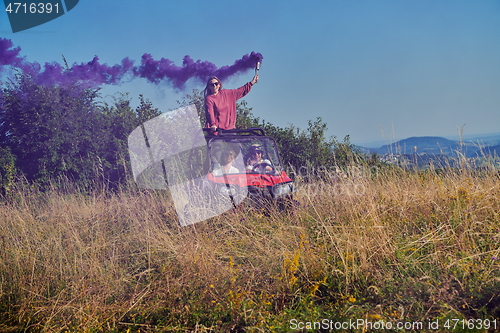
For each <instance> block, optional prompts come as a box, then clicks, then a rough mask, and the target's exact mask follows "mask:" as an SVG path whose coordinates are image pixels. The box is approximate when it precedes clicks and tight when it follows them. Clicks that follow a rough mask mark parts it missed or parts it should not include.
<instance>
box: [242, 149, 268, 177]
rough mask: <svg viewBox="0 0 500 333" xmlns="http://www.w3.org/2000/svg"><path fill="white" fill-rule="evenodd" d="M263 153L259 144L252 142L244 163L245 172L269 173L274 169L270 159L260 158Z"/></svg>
mask: <svg viewBox="0 0 500 333" xmlns="http://www.w3.org/2000/svg"><path fill="white" fill-rule="evenodd" d="M263 153H264V152H263V150H262V147H261V146H260V145H259V144H253V145H252V146H251V147H250V150H249V156H248V158H247V159H246V163H245V164H246V170H247V172H257V173H266V172H267V173H270V172H272V171H273V170H274V169H273V167H272V164H271V161H269V160H268V159H263V158H262V155H263Z"/></svg>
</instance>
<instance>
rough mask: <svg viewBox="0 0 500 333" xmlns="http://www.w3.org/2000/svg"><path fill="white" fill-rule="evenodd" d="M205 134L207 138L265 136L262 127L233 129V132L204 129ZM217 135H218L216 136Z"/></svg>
mask: <svg viewBox="0 0 500 333" xmlns="http://www.w3.org/2000/svg"><path fill="white" fill-rule="evenodd" d="M203 132H206V133H208V135H207V137H212V136H214V137H215V136H219V137H220V136H226V135H238V134H240V135H255V136H265V135H266V134H265V133H264V130H263V129H262V128H260V127H250V128H247V129H231V130H223V129H220V128H218V129H216V130H215V131H214V130H213V129H211V128H203ZM215 133H217V134H218V135H215Z"/></svg>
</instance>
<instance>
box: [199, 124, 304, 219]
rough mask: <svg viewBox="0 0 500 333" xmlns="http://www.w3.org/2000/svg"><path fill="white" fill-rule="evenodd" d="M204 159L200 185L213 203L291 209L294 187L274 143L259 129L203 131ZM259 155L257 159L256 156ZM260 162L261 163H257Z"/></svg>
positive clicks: (267, 210) (266, 209)
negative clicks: (202, 179) (220, 201)
mask: <svg viewBox="0 0 500 333" xmlns="http://www.w3.org/2000/svg"><path fill="white" fill-rule="evenodd" d="M204 133H205V139H206V142H207V148H208V149H207V155H208V156H205V157H203V158H204V159H205V160H204V161H203V169H204V171H205V172H203V173H204V174H206V175H207V176H206V177H205V179H204V181H203V183H202V184H199V185H201V187H202V191H204V192H207V191H208V192H209V193H210V197H211V198H216V199H215V200H226V204H227V201H228V200H230V201H231V204H232V206H233V207H236V206H237V205H239V204H241V203H243V204H244V203H246V204H248V205H250V206H252V207H257V208H259V209H263V211H264V212H269V211H270V208H271V206H274V207H276V208H278V209H279V210H288V209H291V208H293V206H294V203H295V201H294V200H293V193H294V184H293V181H292V180H291V179H290V177H288V176H287V174H286V172H285V169H284V168H283V165H282V163H281V158H280V155H279V152H278V148H277V145H276V142H275V140H274V139H273V138H271V137H269V136H266V135H265V133H264V130H263V129H262V128H249V129H244V130H242V129H238V130H236V129H235V130H220V131H217V132H215V133H214V132H212V131H211V130H209V129H204ZM258 155H260V156H258ZM259 158H260V160H259Z"/></svg>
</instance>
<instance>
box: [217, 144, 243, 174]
mask: <svg viewBox="0 0 500 333" xmlns="http://www.w3.org/2000/svg"><path fill="white" fill-rule="evenodd" d="M235 157H236V153H235V152H234V151H233V150H224V151H223V152H222V154H221V158H220V162H221V163H216V164H215V165H214V171H213V175H214V176H222V175H227V174H231V173H239V172H240V171H239V170H238V169H237V168H235V167H234V166H233V162H234V159H235Z"/></svg>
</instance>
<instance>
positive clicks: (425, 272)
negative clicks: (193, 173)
mask: <svg viewBox="0 0 500 333" xmlns="http://www.w3.org/2000/svg"><path fill="white" fill-rule="evenodd" d="M372 171H373V170H372ZM58 188H59V189H58ZM296 198H297V200H298V201H299V202H300V206H297V207H296V208H295V210H294V211H293V212H291V213H283V212H278V211H273V212H271V214H270V216H265V215H262V214H261V212H259V211H254V210H248V211H244V210H241V209H237V210H233V211H230V212H227V213H225V214H223V215H220V216H218V217H216V218H212V219H210V220H207V221H204V222H200V223H198V224H195V225H193V226H190V227H184V228H180V227H179V226H178V224H177V217H176V215H175V211H174V209H173V204H172V202H171V200H170V199H169V195H168V193H167V192H153V191H138V190H133V189H127V190H122V191H121V192H118V193H117V192H115V193H110V192H107V191H104V190H103V191H97V192H95V193H92V194H88V193H82V192H80V190H79V189H78V188H77V187H72V186H71V185H68V186H67V187H66V188H65V189H64V190H60V187H57V188H56V187H55V188H54V190H52V191H50V192H43V193H42V192H40V191H38V190H37V189H36V188H35V187H33V186H32V185H29V184H23V183H18V184H17V185H16V188H15V189H13V190H12V191H11V193H9V194H8V195H7V196H6V197H5V198H4V199H3V200H2V202H1V206H0V331H6V332H25V331H28V332H67V331H69V332H122V331H123V332H188V331H189V332H191V331H192V332H229V331H233V332H241V331H249V332H273V331H276V332H288V331H290V330H291V321H292V320H296V321H301V322H315V321H320V320H322V319H328V320H333V321H345V320H349V319H367V320H373V321H379V320H383V321H385V322H389V321H393V322H396V321H425V322H428V321H429V320H435V319H440V320H442V321H444V320H446V319H453V318H456V319H463V318H466V319H469V318H482V319H495V318H499V317H500V306H499V304H500V246H499V245H500V236H499V229H500V177H499V174H498V173H497V172H496V171H487V170H482V171H475V170H471V169H467V168H463V169H459V170H457V169H452V168H449V169H446V170H444V171H439V172H438V171H434V170H428V171H425V172H416V171H404V170H401V169H392V168H391V169H386V170H376V172H367V173H363V174H359V175H356V176H353V175H346V176H345V177H331V178H327V179H326V180H325V179H323V180H322V181H320V180H317V181H315V182H310V183H305V182H301V181H300V180H298V193H297V195H296ZM498 327H500V322H498Z"/></svg>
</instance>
